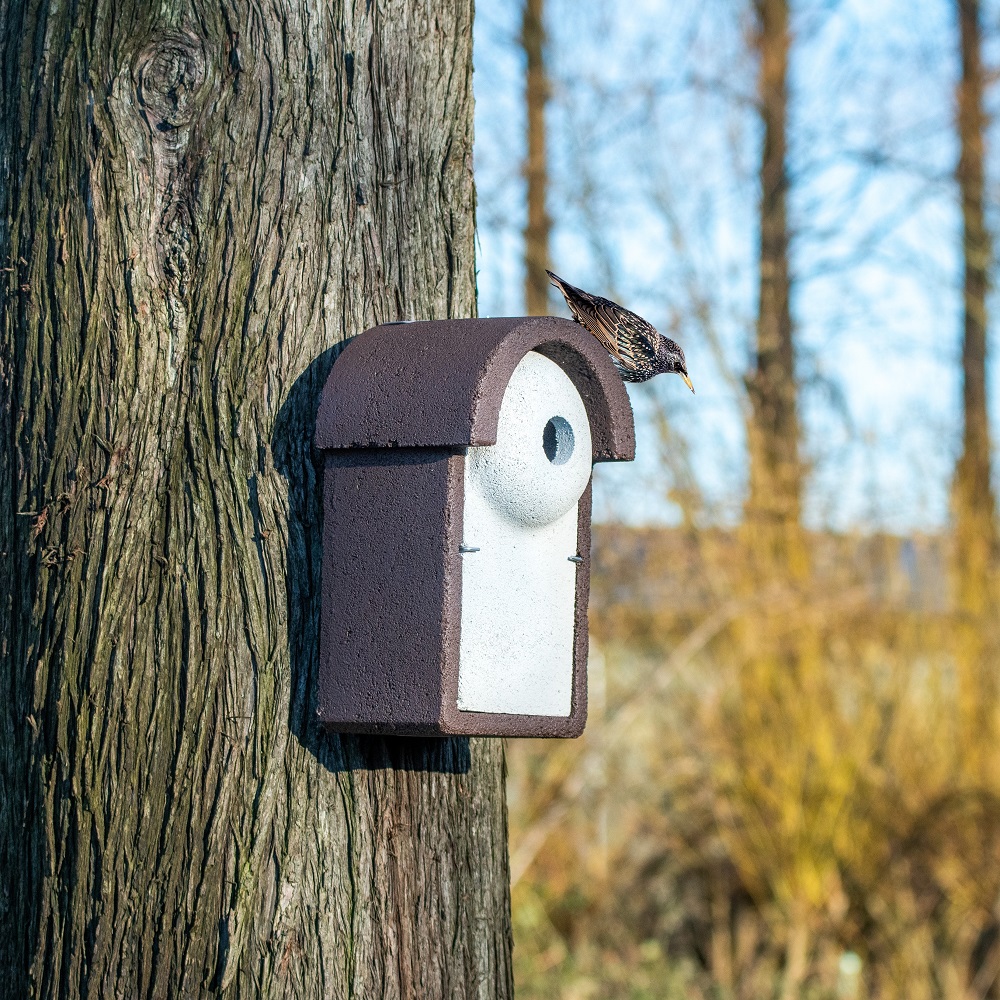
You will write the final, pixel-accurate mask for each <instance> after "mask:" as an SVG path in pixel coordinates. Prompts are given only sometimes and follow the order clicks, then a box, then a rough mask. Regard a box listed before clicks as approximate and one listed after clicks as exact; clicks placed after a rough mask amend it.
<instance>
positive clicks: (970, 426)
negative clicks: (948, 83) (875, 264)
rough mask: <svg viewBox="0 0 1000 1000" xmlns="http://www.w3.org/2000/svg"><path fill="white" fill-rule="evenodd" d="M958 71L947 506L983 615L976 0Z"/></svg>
mask: <svg viewBox="0 0 1000 1000" xmlns="http://www.w3.org/2000/svg"><path fill="white" fill-rule="evenodd" d="M956 7H957V10H956V13H957V16H958V22H959V33H960V44H961V56H962V77H961V80H960V82H959V84H958V93H957V116H958V122H957V124H958V138H959V145H960V149H961V154H960V156H959V160H958V165H957V167H956V170H955V176H956V180H957V181H958V189H959V194H960V197H961V199H962V261H963V265H964V271H965V280H964V291H965V299H964V335H963V340H962V380H963V392H962V417H963V433H962V455H961V458H960V459H959V461H958V465H957V467H956V469H955V482H954V494H953V503H954V512H955V535H956V557H957V573H956V577H957V582H958V591H959V594H958V596H959V605H960V607H961V608H962V610H963V611H966V612H969V613H972V614H983V613H984V612H985V611H986V610H987V609H988V608H989V607H990V605H991V602H990V591H991V586H992V585H991V578H992V574H993V564H994V559H995V553H996V543H997V535H996V522H995V502H994V497H993V488H992V484H991V481H990V464H991V463H990V448H991V446H990V426H989V417H988V414H987V409H986V329H987V312H986V298H987V295H988V293H989V273H990V267H991V264H992V260H993V246H992V241H991V239H990V234H989V231H988V229H987V228H986V217H985V212H984V208H983V188H984V174H985V142H986V128H987V121H986V113H985V111H984V109H983V90H984V79H983V66H982V57H981V47H982V39H981V30H980V26H979V2H978V0H956Z"/></svg>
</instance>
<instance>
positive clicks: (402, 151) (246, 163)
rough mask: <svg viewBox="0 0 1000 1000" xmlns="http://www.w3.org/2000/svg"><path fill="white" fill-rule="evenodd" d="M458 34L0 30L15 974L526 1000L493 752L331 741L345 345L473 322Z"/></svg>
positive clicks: (316, 993) (141, 989) (4, 630)
mask: <svg viewBox="0 0 1000 1000" xmlns="http://www.w3.org/2000/svg"><path fill="white" fill-rule="evenodd" d="M471 39H472V2H471V0H452V2H447V3H438V2H432V0H365V2H361V0H357V2H348V0H332V2H330V3H327V4H319V3H316V2H314V0H283V2H282V3H280V4H267V3H259V2H257V0H220V2H218V3H215V2H213V3H202V2H200V0H163V2H161V3H156V4H148V3H142V2H137V0H78V2H75V3H69V4H59V3H49V2H45V0H0V258H2V259H0V266H2V267H3V268H4V270H3V271H2V272H0V295H2V300H0V307H2V313H0V324H2V325H0V434H2V444H0V553H2V555H0V558H2V560H3V563H2V567H3V573H2V574H0V654H2V666H0V697H2V700H3V714H2V723H0V782H2V786H0V871H2V873H3V877H2V879H0V975H2V977H3V981H4V991H5V992H7V995H10V996H18V997H22V996H23V997H83V996H90V997H97V996H100V997H128V998H134V997H168V996H169V997H200V996H204V995H209V994H213V995H214V994H218V995H223V996H226V997H285V996H288V997H291V996H295V997H307V996H308V997H320V996H322V997H366V998H367V997H439V996H447V997H462V998H465V997H483V998H486V997H508V996H510V994H511V992H512V989H511V967H510V946H511V945H510V930H509V916H508V910H509V904H508V888H507V881H508V879H507V859H506V829H505V823H506V818H505V811H504V799H503V762H502V749H501V746H500V744H499V742H498V741H496V742H491V741H472V742H471V743H467V742H463V741H460V740H451V741H419V740H414V741H406V740H398V741H395V742H394V741H391V740H376V739H360V738H344V739H338V738H337V737H335V736H330V735H326V734H324V733H323V732H321V731H319V730H318V729H317V727H316V726H315V724H314V723H313V698H314V681H315V667H316V659H317V616H318V612H319V603H318V594H319V587H318V582H319V581H318V573H319V567H320V525H319V523H318V520H319V516H320V511H321V507H320V505H319V503H318V489H319V483H318V482H317V479H316V465H315V462H314V458H315V456H314V455H313V454H312V451H311V437H312V424H313V416H314V407H315V404H316V400H317V398H318V393H319V390H320V388H321V386H322V385H323V382H324V379H325V376H326V374H327V372H328V371H329V368H330V365H331V363H332V360H333V357H334V354H335V349H336V345H337V344H339V343H341V342H342V341H343V340H344V338H346V337H348V336H350V335H352V334H356V333H359V332H360V331H362V330H363V329H365V328H366V327H367V326H369V325H371V324H373V323H376V322H379V321H384V320H391V319H399V318H412V317H418V316H419V317H429V318H443V317H448V316H471V315H474V310H475V300H474V269H473V227H474V219H473V214H474V190H473V184H472V172H471V155H472V90H471V44H472V42H471Z"/></svg>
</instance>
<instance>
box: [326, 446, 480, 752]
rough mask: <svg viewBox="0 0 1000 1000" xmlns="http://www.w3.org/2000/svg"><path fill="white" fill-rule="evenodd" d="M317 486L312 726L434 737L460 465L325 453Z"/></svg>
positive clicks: (378, 453)
mask: <svg viewBox="0 0 1000 1000" xmlns="http://www.w3.org/2000/svg"><path fill="white" fill-rule="evenodd" d="M325 480H326V481H325V488H324V515H323V516H324V524H323V605H322V616H323V618H322V623H321V628H320V671H319V707H318V714H319V718H320V720H321V721H323V722H325V723H327V724H328V725H329V726H330V728H331V729H335V730H339V731H341V732H365V733H409V734H412V735H421V734H433V733H439V732H441V728H440V719H441V707H442V706H441V677H442V666H443V665H442V654H443V651H444V650H446V649H448V648H449V647H453V646H454V645H455V642H456V638H455V637H454V636H452V635H446V634H445V627H446V618H445V614H444V610H445V605H446V602H447V603H451V601H453V597H448V596H447V595H448V592H449V590H450V588H451V587H453V586H454V584H455V577H456V574H457V572H458V570H457V566H456V565H455V564H456V562H457V560H458V558H459V556H458V543H459V539H458V538H457V537H454V536H455V534H456V531H457V528H456V523H457V524H458V525H460V524H461V515H460V512H459V513H458V515H457V518H456V511H455V507H456V504H459V505H460V503H461V486H462V456H461V455H459V454H456V453H455V452H454V451H452V450H446V449H433V448H403V449H397V450H393V449H378V450H374V449H373V450H368V449H358V450H352V451H339V452H328V453H327V456H326V469H325Z"/></svg>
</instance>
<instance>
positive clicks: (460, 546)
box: [458, 542, 479, 552]
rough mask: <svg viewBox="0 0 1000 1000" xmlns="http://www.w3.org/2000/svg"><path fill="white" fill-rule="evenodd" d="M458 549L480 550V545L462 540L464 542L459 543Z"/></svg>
mask: <svg viewBox="0 0 1000 1000" xmlns="http://www.w3.org/2000/svg"><path fill="white" fill-rule="evenodd" d="M458 551H459V552H478V551H479V546H478V545H466V544H465V542H462V544H461V545H459V547H458Z"/></svg>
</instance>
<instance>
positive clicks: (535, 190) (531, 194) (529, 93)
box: [521, 0, 552, 316]
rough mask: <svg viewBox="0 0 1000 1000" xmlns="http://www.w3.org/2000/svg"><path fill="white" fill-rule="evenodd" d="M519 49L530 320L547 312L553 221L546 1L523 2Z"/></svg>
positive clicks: (526, 299) (526, 297) (526, 302)
mask: <svg viewBox="0 0 1000 1000" xmlns="http://www.w3.org/2000/svg"><path fill="white" fill-rule="evenodd" d="M521 45H522V47H523V48H524V54H525V57H526V61H527V70H526V81H525V111H526V115H525V117H526V121H527V132H528V135H527V150H528V152H527V158H526V159H525V162H524V177H525V181H526V182H527V187H528V190H527V202H528V220H527V224H526V225H525V227H524V306H525V310H526V312H527V313H528V315H529V316H544V315H546V314H547V313H548V311H549V287H550V286H549V278H548V275H547V274H546V273H545V269H546V268H547V267H548V266H549V233H550V231H551V229H552V220H551V218H550V217H549V213H548V209H547V208H546V204H545V198H546V194H547V192H548V185H549V168H548V159H547V152H546V131H545V108H546V105H547V104H548V101H549V79H548V74H547V73H546V69H545V0H525V3H524V12H523V16H522V21H521Z"/></svg>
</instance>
